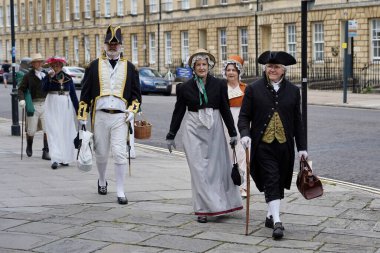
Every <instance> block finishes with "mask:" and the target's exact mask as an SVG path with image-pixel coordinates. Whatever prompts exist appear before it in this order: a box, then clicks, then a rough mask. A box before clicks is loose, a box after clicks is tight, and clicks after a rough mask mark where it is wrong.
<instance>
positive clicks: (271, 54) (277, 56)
mask: <svg viewBox="0 0 380 253" xmlns="http://www.w3.org/2000/svg"><path fill="white" fill-rule="evenodd" d="M257 61H258V62H259V63H260V64H263V65H265V64H268V63H272V64H282V65H284V66H289V65H293V64H296V63H297V61H296V59H294V57H293V56H292V55H290V54H288V53H287V52H284V51H265V52H264V53H262V54H261V55H260V56H259V58H258V60H257Z"/></svg>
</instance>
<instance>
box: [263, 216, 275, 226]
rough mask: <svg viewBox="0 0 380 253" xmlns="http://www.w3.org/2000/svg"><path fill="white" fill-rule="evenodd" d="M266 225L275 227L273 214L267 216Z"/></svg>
mask: <svg viewBox="0 0 380 253" xmlns="http://www.w3.org/2000/svg"><path fill="white" fill-rule="evenodd" d="M265 227H267V228H273V227H274V225H273V216H272V215H271V216H269V218H268V217H266V218H265Z"/></svg>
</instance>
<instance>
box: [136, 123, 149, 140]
mask: <svg viewBox="0 0 380 253" xmlns="http://www.w3.org/2000/svg"><path fill="white" fill-rule="evenodd" d="M134 127H135V133H134V135H135V138H136V139H149V138H150V135H151V134H152V124H150V123H149V122H148V121H146V120H137V121H135V124H134Z"/></svg>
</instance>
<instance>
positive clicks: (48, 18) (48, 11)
mask: <svg viewBox="0 0 380 253" xmlns="http://www.w3.org/2000/svg"><path fill="white" fill-rule="evenodd" d="M46 23H47V24H49V23H51V1H50V0H46Z"/></svg>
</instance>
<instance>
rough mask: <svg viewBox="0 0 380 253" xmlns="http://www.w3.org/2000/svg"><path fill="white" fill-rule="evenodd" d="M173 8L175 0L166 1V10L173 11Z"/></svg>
mask: <svg viewBox="0 0 380 253" xmlns="http://www.w3.org/2000/svg"><path fill="white" fill-rule="evenodd" d="M172 10H173V0H166V2H165V3H164V11H172Z"/></svg>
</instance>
